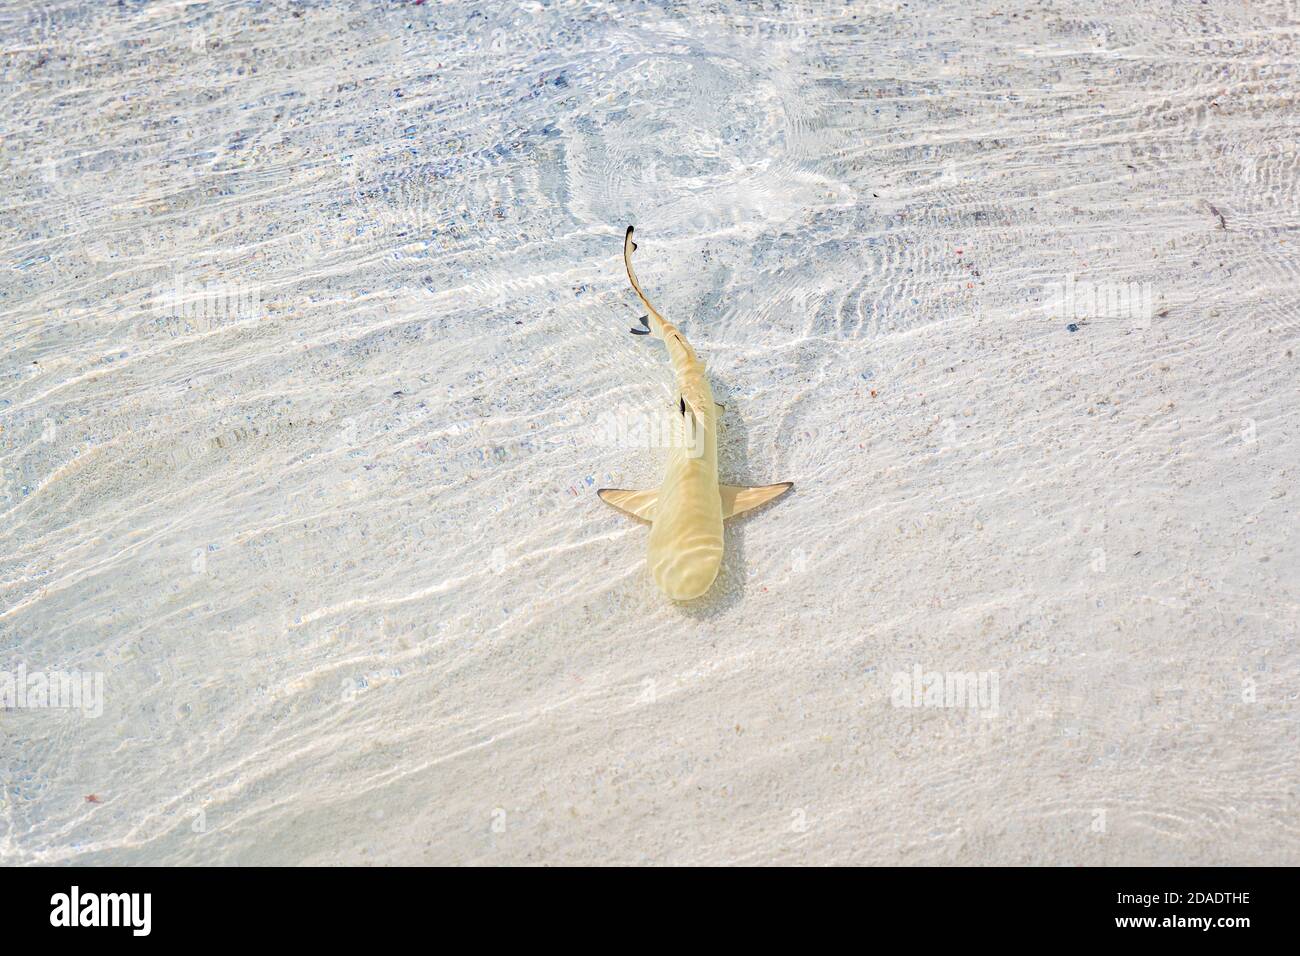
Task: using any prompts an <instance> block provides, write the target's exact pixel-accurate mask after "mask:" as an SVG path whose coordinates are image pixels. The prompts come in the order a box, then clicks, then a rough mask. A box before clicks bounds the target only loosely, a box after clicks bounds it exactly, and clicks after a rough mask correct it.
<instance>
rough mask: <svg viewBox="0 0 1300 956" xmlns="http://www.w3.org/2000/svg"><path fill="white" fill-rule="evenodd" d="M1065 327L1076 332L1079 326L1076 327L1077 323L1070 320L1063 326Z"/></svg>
mask: <svg viewBox="0 0 1300 956" xmlns="http://www.w3.org/2000/svg"><path fill="white" fill-rule="evenodd" d="M1065 329H1066V331H1067V332H1078V331H1079V327H1078V326H1077V325H1075V324H1074V323H1073V322H1071V323H1070V324H1069V325H1067V326H1066V327H1065Z"/></svg>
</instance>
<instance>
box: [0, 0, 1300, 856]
mask: <svg viewBox="0 0 1300 956" xmlns="http://www.w3.org/2000/svg"><path fill="white" fill-rule="evenodd" d="M0 11H2V12H0V39H2V40H3V53H4V56H3V60H2V61H0V63H2V68H3V71H4V85H3V88H2V89H0V104H2V105H0V160H2V161H3V168H4V173H5V192H6V197H7V199H8V200H9V202H8V203H7V205H8V206H9V213H8V215H6V216H5V217H4V218H3V221H0V245H2V250H3V252H2V255H0V270H2V271H0V275H2V276H3V278H2V279H0V308H2V309H3V315H4V320H3V327H2V328H0V342H2V344H3V360H2V361H0V428H2V429H3V430H2V431H0V669H3V670H4V671H5V672H7V673H11V674H13V673H17V671H18V668H19V667H23V668H25V670H26V671H28V672H57V671H65V672H66V671H76V672H78V673H83V672H84V673H91V674H101V675H102V676H103V681H104V695H103V712H102V714H101V715H99V716H97V717H91V716H88V715H87V714H86V713H84V708H83V711H82V712H79V711H76V710H70V709H60V708H53V707H44V708H42V707H33V706H11V707H9V708H7V709H4V710H3V711H0V861H3V862H4V863H7V864H20V863H63V862H80V863H87V862H92V863H102V862H126V863H218V862H220V863H255V862H274V863H296V862H351V863H355V862H365V861H373V862H422V861H432V862H477V863H504V862H519V863H544V862H578V861H609V862H620V863H639V862H651V863H687V862H713V863H719V862H742V863H758V862H782V863H793V862H806V863H828V862H863V863H900V862H901V863H949V862H960V863H979V862H996V863H1017V862H1023V863H1093V864H1096V863H1121V862H1122V863H1187V862H1202V863H1257V862H1276V863H1293V864H1294V863H1296V862H1300V850H1298V848H1300V840H1298V839H1297V829H1296V824H1295V820H1296V802H1295V779H1296V778H1295V767H1296V759H1297V732H1296V707H1295V704H1296V691H1295V688H1296V680H1297V677H1298V676H1300V673H1298V669H1297V656H1296V646H1295V633H1296V630H1297V625H1298V624H1300V620H1298V619H1300V614H1298V613H1297V609H1298V607H1300V604H1298V601H1300V593H1298V591H1300V587H1298V585H1300V576H1297V571H1298V570H1300V560H1298V555H1297V544H1296V536H1295V533H1294V532H1295V527H1296V514H1295V500H1296V476H1297V473H1298V472H1300V432H1298V430H1297V429H1298V425H1300V423H1298V421H1297V413H1296V398H1297V382H1298V381H1300V378H1298V377H1297V373H1296V361H1295V355H1294V349H1295V347H1296V346H1297V338H1298V336H1297V329H1298V328H1300V322H1298V321H1297V320H1298V318H1300V281H1298V280H1300V257H1298V256H1297V243H1300V233H1298V232H1297V210H1298V207H1297V200H1298V198H1300V196H1298V192H1297V180H1298V178H1300V158H1298V154H1297V149H1296V140H1295V128H1296V106H1295V92H1296V88H1297V66H1296V63H1297V57H1296V53H1297V50H1296V38H1297V34H1298V33H1300V11H1297V10H1296V8H1295V5H1294V4H1289V3H1286V2H1272V3H1252V4H1248V5H1247V4H1242V3H1237V2H1232V3H1228V2H1214V3H1206V4H1190V3H1183V2H1177V3H1173V2H1170V3H1155V4H1132V3H1118V2H1110V0H1107V2H1083V3H1069V4H1065V3H1056V4H1039V3H1032V4H1031V3H1026V2H1011V3H1001V2H998V3H994V2H991V0H976V2H973V3H971V2H967V3H960V4H957V3H942V4H916V3H913V4H897V3H887V4H886V3H874V2H866V3H848V4H844V3H835V4H829V3H779V4H778V3H759V4H740V3H703V4H702V3H689V4H688V3H632V4H614V3H585V2H571V3H540V2H539V3H525V4H505V3H456V2H450V3H429V4H421V5H415V4H399V3H383V4H378V3H377V4H360V3H356V4H344V3H303V4H293V5H292V6H291V5H289V4H286V3H264V4H243V3H234V2H231V3H207V4H192V5H189V6H185V7H183V8H182V7H177V6H176V5H172V4H163V3H139V2H129V3H125V4H122V5H115V6H109V5H98V4H87V5H81V4H76V3H68V2H18V3H15V2H13V0H6V2H5V3H4V4H3V6H2V7H0ZM629 223H634V224H636V226H637V229H638V239H639V241H640V247H641V248H640V252H639V253H638V264H637V267H638V271H639V273H640V276H641V280H642V282H643V284H644V285H645V287H646V290H647V292H648V294H649V295H650V297H651V299H652V300H653V301H654V302H655V303H656V305H657V306H658V307H659V309H660V311H662V312H663V313H664V314H665V315H666V316H667V317H669V318H671V319H672V320H674V321H675V322H677V323H678V324H679V325H680V326H681V328H682V331H683V332H684V333H685V334H686V335H687V336H688V337H690V339H691V341H692V343H693V344H694V346H695V347H696V349H697V350H698V351H699V352H700V353H701V354H702V355H704V356H705V357H706V358H707V359H708V361H709V364H710V369H711V372H712V381H713V387H714V391H715V394H716V395H717V397H718V400H719V401H720V402H722V403H724V404H725V405H726V412H725V414H724V416H723V426H724V429H725V431H724V437H723V447H722V452H721V468H722V472H723V474H724V476H726V477H728V478H730V479H731V480H733V481H735V482H736V483H767V482H771V481H778V480H791V481H794V482H795V491H794V493H793V494H791V495H787V496H786V497H785V498H783V499H782V500H781V501H779V502H778V503H776V504H774V505H772V506H770V507H768V508H766V509H765V510H764V511H763V512H761V513H758V514H755V515H753V516H751V517H748V518H746V519H744V520H742V521H740V522H737V523H734V524H731V525H729V526H728V531H727V548H728V552H727V556H726V558H725V561H724V566H723V571H722V575H721V577H720V578H719V580H718V582H717V583H716V584H715V586H714V588H713V590H712V591H711V592H710V594H709V595H708V596H707V597H706V598H704V599H702V600H701V601H699V602H696V603H694V604H692V605H688V606H675V605H673V604H671V603H670V602H668V601H666V600H665V599H664V598H663V596H662V595H660V594H659V593H658V592H657V591H656V590H655V587H654V584H653V582H652V581H651V579H650V578H649V575H648V574H647V572H646V569H645V563H644V549H645V535H646V532H645V529H644V528H643V527H641V526H638V525H636V524H633V523H631V522H628V521H626V520H625V519H623V518H622V517H621V516H620V515H618V514H617V513H615V512H614V511H612V510H611V509H609V508H607V507H606V506H604V505H603V504H602V503H601V502H600V501H599V500H598V499H597V498H596V496H595V489H596V488H598V487H602V486H616V487H647V486H652V485H654V484H655V483H656V482H657V480H658V474H659V471H660V468H661V464H662V459H663V451H662V449H660V448H651V447H640V446H641V445H644V444H646V443H645V442H639V441H638V440H636V439H635V438H629V437H627V435H626V434H620V433H619V432H618V429H617V428H613V429H611V427H609V426H610V423H611V421H612V422H614V423H619V422H621V423H624V424H626V423H627V422H629V421H632V420H640V419H639V416H651V417H654V416H659V415H662V414H663V413H665V412H667V411H669V410H670V409H671V407H672V405H674V404H675V400H676V395H675V393H674V392H673V391H672V384H671V379H670V375H669V371H668V367H667V363H666V362H665V360H664V357H663V353H662V350H661V349H659V348H658V347H656V346H654V345H652V344H650V343H648V342H647V341H646V340H644V339H640V338H636V337H633V336H630V335H628V334H627V328H628V326H629V325H631V324H633V323H634V322H635V319H636V316H637V315H638V314H639V310H638V309H637V308H636V307H635V300H634V298H633V296H632V295H631V292H630V290H629V289H628V287H627V283H626V279H625V277H624V275H623V272H622V264H621V260H620V244H621V238H622V234H623V230H624V229H625V227H626V225H627V224H629ZM1071 281H1074V282H1075V288H1076V289H1081V290H1084V293H1085V294H1083V295H1082V296H1081V297H1080V298H1079V299H1077V300H1075V301H1076V305H1075V306H1073V307H1071V308H1070V309H1069V312H1070V314H1069V315H1066V314H1064V313H1063V308H1062V306H1061V300H1060V298H1059V296H1060V295H1061V294H1062V293H1061V290H1062V289H1063V288H1064V287H1065V286H1066V284H1067V283H1069V282H1071ZM1130 288H1132V289H1137V290H1138V296H1137V299H1136V303H1137V306H1136V308H1130V306H1132V304H1133V303H1132V302H1131V301H1130V300H1120V301H1119V303H1118V305H1117V304H1116V300H1115V299H1114V298H1113V297H1111V298H1107V296H1108V295H1109V294H1110V293H1112V292H1114V291H1115V290H1120V291H1121V292H1122V293H1126V292H1127V290H1129V289H1130ZM1088 290H1092V291H1098V290H1099V291H1100V292H1101V297H1100V300H1098V299H1096V298H1089V296H1088V295H1087V294H1086V293H1087V292H1088ZM1148 301H1149V304H1150V307H1149V308H1147V307H1146V303H1147V302H1148ZM1078 302H1083V303H1084V304H1083V305H1078V304H1077V303H1078ZM1099 302H1100V304H1099ZM1071 325H1073V326H1074V331H1071V330H1070V328H1069V326H1071ZM656 420H657V419H656ZM918 668H919V669H920V672H922V673H926V674H928V673H939V674H952V673H968V672H970V673H979V674H992V675H995V677H996V689H997V700H996V706H995V707H990V706H987V704H988V702H987V701H985V702H984V705H983V706H982V707H980V708H975V709H972V708H970V707H963V706H943V707H929V706H919V707H918V706H909V704H910V703H911V700H910V699H905V700H904V701H903V702H902V704H903V705H902V706H900V705H899V704H900V701H899V699H898V696H897V694H896V693H894V691H895V690H896V683H895V682H896V680H897V679H898V678H897V677H896V676H895V675H899V674H902V675H910V674H912V673H913V672H914V670H916V669H918Z"/></svg>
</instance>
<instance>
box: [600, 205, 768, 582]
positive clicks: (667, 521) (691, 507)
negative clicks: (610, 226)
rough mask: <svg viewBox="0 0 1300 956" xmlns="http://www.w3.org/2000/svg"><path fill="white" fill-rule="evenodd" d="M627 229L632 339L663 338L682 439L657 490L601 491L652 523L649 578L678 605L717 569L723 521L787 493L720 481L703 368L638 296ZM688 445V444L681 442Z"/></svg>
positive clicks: (714, 417)
mask: <svg viewBox="0 0 1300 956" xmlns="http://www.w3.org/2000/svg"><path fill="white" fill-rule="evenodd" d="M635 249H636V243H634V242H633V241H632V227H631V226H628V228H627V234H626V235H625V236H624V238H623V262H624V264H625V265H626V266H627V277H628V280H629V281H630V282H631V283H632V288H633V289H634V290H635V291H636V294H637V297H638V298H639V299H640V300H641V304H642V305H643V306H644V307H645V309H646V313H647V314H646V315H645V316H643V317H642V319H641V323H642V325H643V326H645V328H643V329H633V330H632V332H633V334H635V335H647V334H649V335H653V336H654V337H655V338H657V339H662V340H663V343H664V346H665V347H666V348H667V349H668V357H669V359H670V360H671V361H672V365H673V373H674V374H675V376H676V378H677V389H678V392H679V395H680V398H679V399H678V409H677V410H678V413H679V414H680V415H681V417H682V422H681V425H682V435H683V438H684V440H682V441H678V442H674V443H673V447H672V448H671V450H670V451H669V454H668V469H667V471H666V472H665V474H664V480H663V483H662V484H661V485H660V486H659V488H658V489H657V490H653V489H652V490H649V491H625V490H622V489H617V488H602V489H600V491H599V492H598V494H599V495H600V497H601V498H602V499H603V500H604V501H606V502H607V503H609V504H611V505H613V506H614V507H615V508H618V509H619V510H620V511H624V512H627V513H628V514H630V515H632V516H634V517H637V518H640V519H641V520H643V521H649V522H650V523H651V528H650V555H649V563H650V571H651V573H652V574H653V575H654V579H655V582H656V583H657V584H658V585H659V587H660V589H661V590H662V591H663V592H664V593H665V594H667V595H668V596H669V597H670V598H672V599H673V600H675V601H688V600H690V599H692V598H697V597H699V596H700V595H702V594H704V592H705V591H707V590H708V589H709V587H710V586H711V585H712V584H713V581H714V579H715V578H716V577H717V576H718V568H719V567H721V565H722V522H723V519H724V518H730V517H732V516H733V515H737V514H740V513H742V512H744V511H748V510H749V509H751V508H756V507H758V506H759V505H761V504H764V503H766V502H768V501H771V500H772V499H773V498H776V497H778V496H779V495H781V494H783V493H784V492H786V491H788V490H789V489H790V488H791V487H792V486H791V484H790V482H781V483H780V484H775V485H765V486H763V487H761V488H741V487H736V486H734V485H723V484H720V483H719V481H718V410H719V409H720V408H721V406H719V405H717V404H716V403H715V402H714V401H713V390H712V389H710V388H709V378H708V375H707V374H706V373H705V370H704V363H703V362H702V361H701V360H700V358H699V356H697V355H696V354H695V350H694V349H692V348H691V346H690V343H689V342H687V341H686V339H685V338H684V337H683V336H682V334H681V332H679V331H678V330H677V327H676V326H674V325H673V324H672V323H671V322H669V321H667V320H666V319H664V317H663V316H661V315H660V314H659V313H658V312H657V311H656V310H655V307H654V306H653V305H651V304H650V301H649V300H648V299H647V298H646V297H645V293H643V292H642V291H641V285H640V283H638V282H637V279H636V273H635V272H634V271H633V269H632V252H633V251H634V250H635ZM686 438H689V440H685V439H686Z"/></svg>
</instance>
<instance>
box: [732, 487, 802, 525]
mask: <svg viewBox="0 0 1300 956" xmlns="http://www.w3.org/2000/svg"><path fill="white" fill-rule="evenodd" d="M793 487H794V482H793V481H782V482H779V483H777V484H775V485H762V486H761V487H758V488H740V487H737V486H736V485H719V486H718V491H720V492H721V493H722V517H724V518H734V517H735V516H736V515H740V514H744V513H745V512H746V511H749V510H751V509H753V508H757V507H758V506H759V505H765V504H767V503H768V502H769V501H771V500H772V499H773V498H779V497H781V495H783V494H785V493H786V492H787V491H789V490H790V489H791V488H793Z"/></svg>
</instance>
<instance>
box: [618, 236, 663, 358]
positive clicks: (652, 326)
mask: <svg viewBox="0 0 1300 956" xmlns="http://www.w3.org/2000/svg"><path fill="white" fill-rule="evenodd" d="M635 251H636V243H635V242H633V241H632V227H631V226H628V227H627V232H626V233H624V234H623V265H624V266H626V267H627V278H628V281H629V282H631V283H632V289H633V290H634V291H635V292H636V297H637V298H638V299H640V300H641V304H642V305H643V306H645V308H646V312H647V314H646V315H643V316H641V324H642V325H643V326H644V327H645V328H644V329H631V330H630V331H631V333H632V334H633V335H653V336H654V337H655V338H657V339H662V338H663V337H664V332H663V329H664V319H663V316H661V315H660V314H659V313H658V311H656V310H655V307H654V306H653V305H651V304H650V300H649V299H647V298H646V297H645V293H644V292H642V291H641V283H639V282H637V281H636V270H634V269H633V268H632V253H633V252H635Z"/></svg>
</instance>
